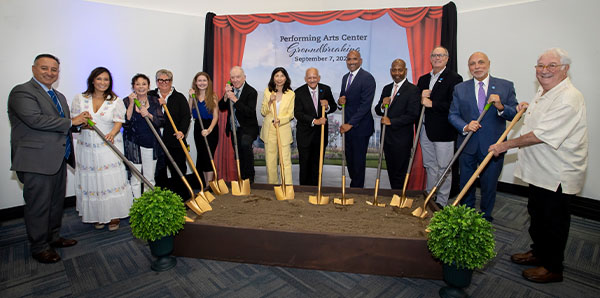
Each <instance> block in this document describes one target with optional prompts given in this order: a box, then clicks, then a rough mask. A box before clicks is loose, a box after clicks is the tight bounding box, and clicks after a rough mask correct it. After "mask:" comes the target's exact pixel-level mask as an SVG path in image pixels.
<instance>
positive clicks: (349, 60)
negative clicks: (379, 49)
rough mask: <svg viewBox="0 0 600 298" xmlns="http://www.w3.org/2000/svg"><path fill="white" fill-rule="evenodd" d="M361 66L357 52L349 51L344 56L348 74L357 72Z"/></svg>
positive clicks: (360, 59)
mask: <svg viewBox="0 0 600 298" xmlns="http://www.w3.org/2000/svg"><path fill="white" fill-rule="evenodd" d="M361 65H362V58H361V57H360V53H359V52H358V51H357V50H351V51H350V52H348V55H346V67H348V70H349V71H350V72H353V71H355V70H357V69H358V68H359V67H360V66H361Z"/></svg>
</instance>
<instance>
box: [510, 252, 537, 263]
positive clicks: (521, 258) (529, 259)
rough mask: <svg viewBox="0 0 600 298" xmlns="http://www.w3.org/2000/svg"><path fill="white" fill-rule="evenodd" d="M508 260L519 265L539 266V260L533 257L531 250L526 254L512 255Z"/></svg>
mask: <svg viewBox="0 0 600 298" xmlns="http://www.w3.org/2000/svg"><path fill="white" fill-rule="evenodd" d="M510 260H511V261H512V262H513V263H515V264H519V265H531V266H540V265H541V262H540V260H539V259H538V258H537V257H536V256H534V255H533V250H530V251H528V252H526V253H519V254H514V255H512V256H511V257H510Z"/></svg>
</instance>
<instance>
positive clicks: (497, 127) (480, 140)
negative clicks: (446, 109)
mask: <svg viewBox="0 0 600 298" xmlns="http://www.w3.org/2000/svg"><path fill="white" fill-rule="evenodd" d="M490 94H498V96H499V97H500V101H501V102H502V104H503V105H504V112H503V113H502V115H500V116H498V110H497V109H496V107H494V106H493V105H492V106H491V107H490V109H489V110H488V111H487V113H486V114H485V116H484V117H483V119H482V120H481V122H480V124H481V128H480V129H479V130H477V131H476V132H475V133H474V134H473V136H472V137H471V139H470V140H469V143H467V145H466V146H465V149H464V151H463V152H466V153H469V154H474V153H475V152H476V151H477V148H479V150H481V152H482V153H483V155H486V154H487V152H488V148H489V146H490V145H492V144H493V143H496V142H497V141H498V138H500V136H501V135H502V133H504V131H505V130H506V121H507V120H508V121H511V120H512V119H513V117H514V116H515V115H516V114H517V104H518V102H517V98H516V96H515V87H514V85H513V83H512V82H510V81H507V80H504V79H499V78H494V77H492V76H490V82H489V86H488V92H487V98H489V97H490ZM478 117H479V109H478V108H477V100H476V98H475V83H474V81H473V79H470V80H468V81H465V82H462V83H460V84H458V85H456V86H455V87H454V93H453V95H452V104H451V106H450V114H449V115H448V120H449V121H450V123H451V124H452V125H453V126H454V128H456V130H457V131H458V132H459V133H458V144H460V143H461V142H462V141H463V139H464V138H465V136H466V134H463V133H462V132H463V128H464V127H465V125H467V124H468V123H469V122H471V121H472V120H477V118H478Z"/></svg>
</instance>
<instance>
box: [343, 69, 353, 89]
mask: <svg viewBox="0 0 600 298" xmlns="http://www.w3.org/2000/svg"><path fill="white" fill-rule="evenodd" d="M350 84H352V73H350V75H349V76H348V84H346V90H344V91H348V87H350Z"/></svg>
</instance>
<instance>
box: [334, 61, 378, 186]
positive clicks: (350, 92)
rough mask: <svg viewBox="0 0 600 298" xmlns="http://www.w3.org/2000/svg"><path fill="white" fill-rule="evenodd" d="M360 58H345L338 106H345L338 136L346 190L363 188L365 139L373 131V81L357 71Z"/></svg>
mask: <svg viewBox="0 0 600 298" xmlns="http://www.w3.org/2000/svg"><path fill="white" fill-rule="evenodd" d="M361 65H362V58H361V57H360V53H359V52H358V51H356V50H352V51H350V52H348V55H346V67H348V70H349V71H350V72H349V73H347V74H345V75H344V77H343V78H342V90H341V92H340V99H339V101H338V102H339V105H340V106H341V105H346V113H345V115H344V117H345V118H346V119H345V120H346V123H343V124H342V125H341V126H340V132H341V133H345V134H346V148H345V150H346V160H347V162H348V174H349V175H350V179H352V181H351V182H350V187H360V188H362V187H364V185H365V167H366V162H367V148H368V146H369V138H371V135H372V134H373V132H374V131H375V129H374V123H373V115H372V114H371V105H372V104H373V98H374V97H375V88H376V85H375V78H373V76H372V75H371V74H370V73H369V72H368V71H366V70H364V69H362V68H361Z"/></svg>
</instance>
